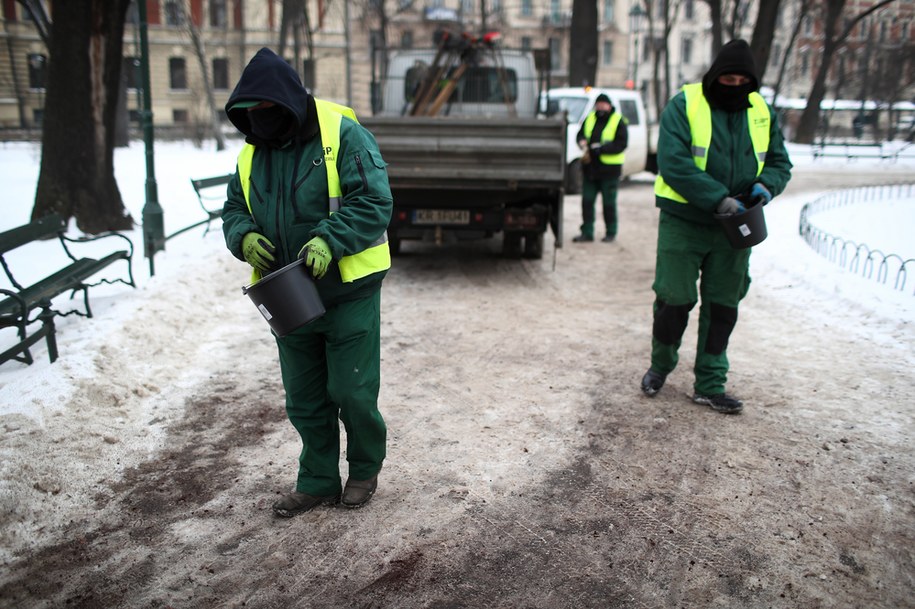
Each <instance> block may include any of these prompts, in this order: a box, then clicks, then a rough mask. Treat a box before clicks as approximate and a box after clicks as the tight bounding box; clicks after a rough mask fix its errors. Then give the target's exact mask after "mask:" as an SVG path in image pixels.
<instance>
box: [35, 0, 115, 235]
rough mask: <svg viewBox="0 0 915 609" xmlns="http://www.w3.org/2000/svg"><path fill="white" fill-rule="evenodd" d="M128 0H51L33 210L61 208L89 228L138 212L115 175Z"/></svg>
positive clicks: (102, 228)
mask: <svg viewBox="0 0 915 609" xmlns="http://www.w3.org/2000/svg"><path fill="white" fill-rule="evenodd" d="M129 4H130V0H86V1H84V2H73V1H72V0H52V1H51V14H52V15H53V16H54V21H53V23H52V25H51V31H50V34H51V35H50V42H51V45H50V48H49V54H50V60H49V65H48V87H47V98H46V101H45V108H44V129H43V131H42V142H41V143H42V147H41V169H40V171H39V176H38V188H37V192H36V194H35V205H34V207H33V208H32V218H33V219H37V218H41V217H43V216H45V215H47V214H49V213H59V214H60V215H62V216H63V217H64V218H67V219H69V218H74V217H75V218H76V225H77V226H78V227H79V228H80V230H82V231H84V232H87V233H92V234H95V233H99V232H102V231H107V230H125V229H130V228H132V227H133V218H131V217H130V214H129V213H128V212H127V210H126V209H125V208H124V203H123V201H122V199H121V193H120V191H119V190H118V185H117V182H116V181H115V178H114V124H115V114H116V111H117V96H118V86H119V82H120V77H121V58H122V55H123V53H122V51H123V39H124V21H125V18H126V15H127V7H128V5H129Z"/></svg>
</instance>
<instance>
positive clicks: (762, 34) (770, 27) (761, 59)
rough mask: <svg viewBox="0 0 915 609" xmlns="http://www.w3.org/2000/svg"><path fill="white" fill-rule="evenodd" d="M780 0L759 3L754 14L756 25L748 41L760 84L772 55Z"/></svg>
mask: <svg viewBox="0 0 915 609" xmlns="http://www.w3.org/2000/svg"><path fill="white" fill-rule="evenodd" d="M780 3H781V0H769V1H768V2H760V3H759V12H758V13H757V14H756V25H755V26H754V27H753V38H752V39H751V40H750V51H751V52H752V53H753V59H754V60H755V61H756V76H757V77H758V78H759V83H760V84H762V82H763V77H764V76H765V75H766V67H767V66H768V65H769V55H770V54H771V53H772V38H773V37H774V36H775V22H776V21H777V20H778V9H779V6H778V5H779V4H780Z"/></svg>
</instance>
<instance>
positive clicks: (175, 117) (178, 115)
mask: <svg viewBox="0 0 915 609" xmlns="http://www.w3.org/2000/svg"><path fill="white" fill-rule="evenodd" d="M172 122H173V123H176V124H182V125H186V124H187V123H188V114H187V110H182V109H179V108H174V109H173V110H172Z"/></svg>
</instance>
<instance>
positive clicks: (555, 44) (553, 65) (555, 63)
mask: <svg viewBox="0 0 915 609" xmlns="http://www.w3.org/2000/svg"><path fill="white" fill-rule="evenodd" d="M561 46H562V45H560V43H559V39H558V38H550V69H551V70H558V69H559V66H560V65H561V64H562V62H561V61H560V57H559V53H560V48H561Z"/></svg>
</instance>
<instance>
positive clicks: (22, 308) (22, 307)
mask: <svg viewBox="0 0 915 609" xmlns="http://www.w3.org/2000/svg"><path fill="white" fill-rule="evenodd" d="M0 294H3V295H5V296H9V297H10V298H12V299H13V300H15V301H16V303H17V304H18V305H19V319H22V320H28V318H29V307H28V305H26V304H25V300H24V299H23V298H22V296H20V295H19V294H17V293H16V292H12V291H10V290H5V289H3V288H0Z"/></svg>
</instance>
